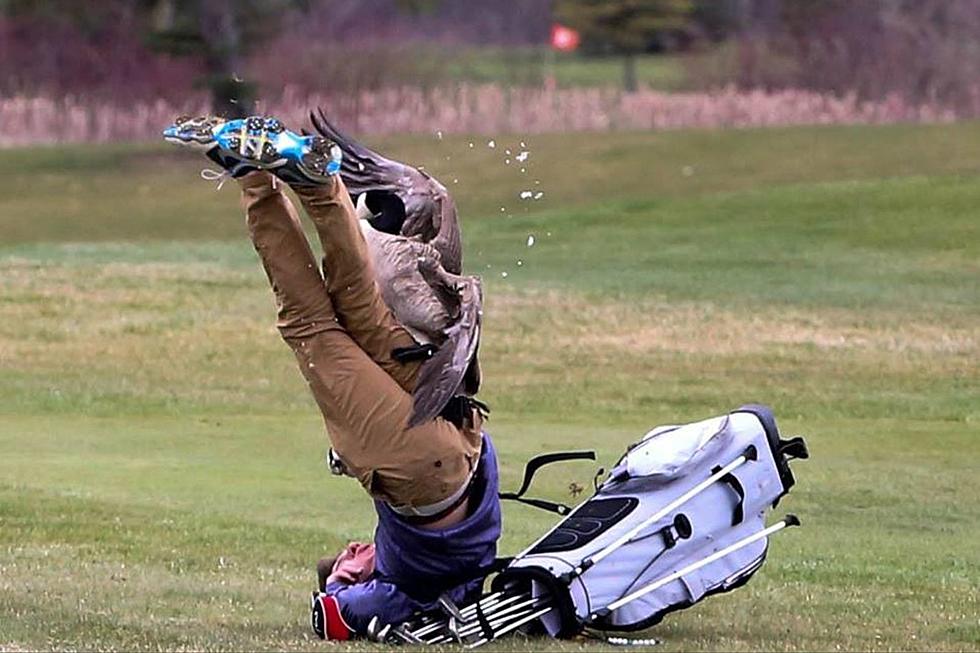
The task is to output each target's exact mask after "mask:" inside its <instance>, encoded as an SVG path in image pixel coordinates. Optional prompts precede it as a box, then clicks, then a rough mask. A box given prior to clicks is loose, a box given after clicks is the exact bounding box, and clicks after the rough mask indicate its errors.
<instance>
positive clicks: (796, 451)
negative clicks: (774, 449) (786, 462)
mask: <svg viewBox="0 0 980 653" xmlns="http://www.w3.org/2000/svg"><path fill="white" fill-rule="evenodd" d="M779 453H781V454H782V455H783V456H789V457H790V458H791V459H792V458H799V459H800V460H806V459H807V458H809V457H810V451H809V450H808V449H807V447H806V441H805V440H804V439H803V438H801V437H799V436H797V437H795V438H790V439H789V440H780V441H779Z"/></svg>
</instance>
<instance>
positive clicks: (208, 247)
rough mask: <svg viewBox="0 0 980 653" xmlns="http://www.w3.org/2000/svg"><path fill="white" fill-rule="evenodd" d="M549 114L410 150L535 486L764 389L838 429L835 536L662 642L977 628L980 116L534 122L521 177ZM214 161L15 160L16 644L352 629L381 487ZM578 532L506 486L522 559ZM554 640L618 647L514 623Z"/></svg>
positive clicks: (945, 636)
mask: <svg viewBox="0 0 980 653" xmlns="http://www.w3.org/2000/svg"><path fill="white" fill-rule="evenodd" d="M519 141H520V138H518V137H509V138H498V139H497V144H496V145H497V147H496V148H495V149H493V150H491V149H489V148H488V147H487V146H486V143H485V139H484V140H479V141H476V142H475V144H474V147H472V148H470V147H469V142H468V140H467V139H466V138H448V137H447V138H446V139H444V140H436V139H435V138H398V139H389V140H387V141H385V142H383V143H379V145H381V146H383V148H384V149H385V150H386V151H390V152H391V153H393V154H395V155H397V156H400V157H405V158H409V159H411V160H413V161H416V162H419V163H424V164H425V165H426V166H427V168H428V169H429V170H431V171H433V172H435V173H436V174H437V175H438V176H440V178H442V179H443V180H445V181H446V182H447V184H448V185H450V186H451V188H452V190H454V192H456V194H457V196H458V198H459V202H460V205H461V210H462V212H463V216H464V223H463V228H464V232H465V236H466V241H467V261H466V264H467V267H468V269H469V270H470V271H471V272H474V273H481V274H483V275H484V276H485V279H486V295H487V307H486V321H487V331H486V334H485V337H484V346H483V362H484V369H485V377H486V385H485V392H484V395H483V396H484V398H485V399H486V400H487V401H488V402H489V403H490V404H491V405H492V406H493V409H494V412H493V417H492V420H491V422H490V424H489V429H490V430H491V432H492V433H493V435H494V436H495V439H496V442H497V446H498V449H499V451H500V454H501V458H502V464H503V471H504V480H503V482H504V485H505V486H515V485H516V484H517V481H518V479H519V475H520V473H521V471H522V464H523V461H524V460H525V459H526V458H528V457H529V456H531V455H533V454H535V453H538V452H540V451H542V450H548V449H555V448H570V447H571V448H579V447H594V448H596V449H597V450H598V452H599V455H600V460H601V461H602V462H603V463H604V464H608V463H610V462H612V461H613V460H614V458H615V457H616V456H617V455H618V454H619V453H620V452H621V451H622V450H623V448H624V447H625V446H626V445H627V444H628V443H630V442H631V441H633V440H634V439H636V438H637V437H638V436H639V435H641V434H642V433H643V432H645V431H646V430H647V429H648V428H650V427H652V426H654V425H656V424H661V423H673V422H677V421H679V420H692V419H697V418H703V417H708V416H712V415H715V414H718V413H721V412H724V411H726V410H729V409H732V408H734V407H736V406H737V405H739V404H741V403H745V402H749V401H760V402H765V403H769V404H771V405H772V406H774V408H775V409H776V413H777V416H778V417H779V418H780V422H781V426H782V429H783V431H784V432H785V433H787V434H795V433H803V434H805V435H806V436H807V438H808V441H809V444H810V449H811V453H812V459H811V460H810V461H808V462H805V463H804V462H801V463H798V464H797V465H796V467H795V470H796V472H797V477H798V479H799V484H798V486H797V488H796V489H795V490H794V492H793V494H792V495H790V496H789V497H787V499H785V500H784V501H783V502H782V503H781V504H780V507H779V513H780V514H781V513H783V512H785V511H792V512H795V513H797V514H798V515H800V517H801V518H802V519H803V522H804V527H803V528H802V529H796V530H793V531H790V532H788V533H786V534H785V535H781V536H779V537H778V538H777V539H776V540H774V542H773V545H772V548H771V553H770V558H769V562H768V563H767V565H766V566H765V567H764V568H763V569H762V571H761V572H760V573H759V574H758V575H757V577H756V578H755V579H754V580H753V581H752V582H751V583H750V584H749V585H748V586H747V587H745V588H744V589H741V590H739V591H737V592H735V593H733V594H731V595H727V596H723V597H718V598H713V599H710V600H708V601H706V602H705V603H704V604H702V605H699V606H696V607H695V608H693V609H691V610H687V611H684V612H682V613H678V614H674V615H671V616H670V617H668V618H667V620H666V621H665V622H664V623H663V624H662V625H661V626H659V627H658V628H656V629H655V631H654V633H655V635H656V636H657V637H660V638H662V639H663V640H664V641H665V643H664V645H663V646H662V647H660V648H662V649H663V650H665V651H675V650H682V649H683V650H839V649H844V650H858V649H860V650H905V649H916V650H940V649H942V650H956V649H960V650H962V649H968V650H977V649H980V605H978V593H977V585H978V583H980V552H978V551H980V547H978V546H977V542H978V541H980V507H978V503H977V499H978V497H980V474H978V472H980V468H978V465H977V460H978V456H980V363H978V360H980V342H978V338H980V286H978V281H980V209H978V207H980V125H977V124H965V125H957V126H943V127H888V128H829V127H828V128H805V129H787V130H770V131H727V132H675V133H666V134H651V133H646V134H615V135H557V136H549V137H534V139H533V140H531V139H528V143H527V145H528V146H529V147H528V149H529V150H530V151H531V158H530V160H529V162H528V170H527V172H526V173H521V172H520V171H519V170H518V169H517V168H516V167H515V165H514V164H513V163H512V164H510V165H505V164H504V161H503V159H504V156H505V154H504V152H503V150H504V148H512V149H515V150H516V149H517V148H519V147H520V145H519ZM447 157H448V158H447ZM200 167H201V162H200V161H198V160H197V159H196V158H194V157H191V156H187V155H184V154H178V153H174V152H171V151H170V150H167V149H163V148H158V147H148V146H125V147H123V146H115V147H104V148H90V147H80V148H56V149H45V150H31V151H17V150H14V151H3V152H0V371H2V374H0V649H5V648H6V649H11V650H21V649H37V648H52V649H80V650H94V649H125V650H133V649H225V650H228V649H235V650H241V649H249V650H258V649H263V650H264V649H323V648H325V646H324V645H322V644H320V643H319V642H317V641H315V640H312V639H311V635H310V634H309V633H308V627H307V625H306V619H307V609H306V599H307V592H308V591H309V590H310V589H311V588H312V586H313V584H314V575H313V572H312V564H313V563H314V562H315V560H316V559H317V558H318V557H319V556H320V555H322V554H324V553H326V552H329V551H332V550H334V549H337V548H339V546H341V545H342V544H343V543H345V542H346V541H347V540H349V539H355V538H359V539H365V538H368V537H370V533H371V528H372V515H371V511H370V507H369V503H368V501H367V499H366V498H365V497H364V496H362V493H361V492H360V490H359V489H358V488H357V487H356V486H355V485H354V484H352V483H350V482H345V481H343V480H339V479H335V478H332V477H330V476H329V475H328V474H327V472H326V469H325V466H324V464H323V462H322V459H323V453H324V451H325V449H326V439H325V437H324V434H323V431H322V426H321V423H320V420H319V417H318V414H317V412H316V410H315V407H314V406H313V404H312V401H311V400H310V398H309V397H308V396H307V390H306V389H305V387H304V383H303V382H302V381H301V378H300V375H299V374H298V373H297V371H296V370H295V369H294V365H295V364H294V362H293V359H292V356H291V355H290V354H289V352H288V349H287V348H286V347H285V346H284V345H283V344H282V343H281V342H279V340H278V337H277V335H276V332H275V330H274V328H273V326H272V317H273V315H272V302H271V298H270V295H269V291H268V289H267V287H266V284H265V279H264V276H263V274H262V272H261V270H260V268H259V266H258V264H257V260H256V257H255V254H254V252H253V251H252V250H251V246H250V245H249V243H248V242H247V240H246V239H245V234H244V226H243V221H242V218H241V216H240V215H239V212H238V208H237V199H236V194H235V191H234V189H233V187H232V184H228V185H226V186H225V187H224V188H223V189H222V190H221V191H219V192H216V191H215V190H214V189H213V186H212V185H209V184H208V183H206V182H204V181H201V180H200V179H198V177H197V174H198V170H199V169H200ZM453 179H458V184H453V182H452V180H453ZM535 181H540V184H535V183H534V182H535ZM525 189H534V190H535V191H537V190H538V189H541V190H543V192H544V193H545V195H544V197H543V198H542V199H540V200H538V201H524V202H522V201H521V200H519V199H518V194H519V193H520V192H521V191H522V190H525ZM501 209H503V210H501ZM529 235H533V236H534V244H533V246H532V247H528V244H527V243H528V236H529ZM503 273H506V276H504V275H503ZM593 472H594V468H593V467H591V466H589V465H584V464H570V465H567V466H564V467H563V468H560V469H551V470H546V471H545V472H543V473H542V476H543V478H542V479H541V483H540V485H539V487H540V492H541V493H542V494H544V495H546V496H550V497H552V498H559V499H562V498H563V499H565V500H570V499H569V497H568V496H567V490H566V488H567V486H568V484H569V482H571V481H575V482H578V483H580V484H582V485H588V484H589V483H590V481H591V476H592V473H593ZM549 523H551V519H550V517H548V516H547V515H543V514H539V513H537V512H534V511H532V510H530V509H528V508H525V507H522V506H507V507H506V508H505V530H506V535H505V537H504V540H503V542H502V551H503V553H512V552H514V551H516V550H517V549H519V548H520V547H521V546H522V545H523V544H525V543H527V542H528V541H529V540H530V539H531V538H532V537H534V536H535V535H536V534H538V533H540V532H542V530H543V529H544V528H546V527H547V525H548V524H549ZM544 647H547V648H549V649H554V650H582V649H593V648H600V647H598V646H595V645H593V644H586V643H579V642H572V643H565V644H559V643H555V642H540V641H538V642H521V641H519V640H512V641H510V642H509V643H508V644H507V645H506V647H505V648H506V649H507V650H511V649H513V650H525V649H529V650H539V649H541V648H544Z"/></svg>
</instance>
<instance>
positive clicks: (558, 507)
mask: <svg viewBox="0 0 980 653" xmlns="http://www.w3.org/2000/svg"><path fill="white" fill-rule="evenodd" d="M595 459H596V458H595V452H594V451H556V452H554V453H545V454H541V455H540V456H535V457H534V458H532V459H531V460H529V461H527V464H526V465H525V466H524V480H523V481H522V482H521V487H520V489H518V490H517V492H501V493H500V494H499V496H500V498H501V499H505V500H508V501H517V502H519V503H524V504H527V505H529V506H534V507H535V508H540V509H542V510H548V511H549V512H554V513H558V514H559V515H567V514H568V513H569V512H571V508H569V507H568V506H566V505H565V504H563V503H557V502H555V501H548V500H546V499H533V498H529V497H525V496H524V493H525V492H527V490H528V488H529V487H531V481H533V480H534V475H535V474H536V473H537V471H538V470H539V469H541V468H542V467H544V466H545V465H550V464H551V463H557V462H565V461H568V460H595Z"/></svg>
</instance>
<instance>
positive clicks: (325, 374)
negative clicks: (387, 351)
mask: <svg viewBox="0 0 980 653" xmlns="http://www.w3.org/2000/svg"><path fill="white" fill-rule="evenodd" d="M287 342H288V343H289V345H290V347H292V349H293V352H294V353H295V354H296V358H297V360H298V362H299V365H300V369H301V370H302V372H303V375H304V376H305V377H306V380H307V383H308V384H309V386H310V389H311V390H312V391H313V396H314V397H315V398H316V401H317V404H318V405H319V406H320V412H321V413H322V414H323V419H324V422H325V424H326V426H327V430H328V432H329V433H330V437H331V442H332V444H333V447H334V449H335V450H336V452H337V454H338V455H339V456H340V458H341V460H343V462H344V464H345V465H346V466H347V468H348V470H349V471H350V472H351V473H352V474H353V475H354V476H355V477H356V478H357V479H358V481H360V483H361V485H363V486H364V488H365V489H366V490H367V491H368V492H369V493H370V494H371V495H372V496H373V497H375V498H377V499H380V500H382V501H386V502H388V503H390V504H392V505H394V506H413V507H421V506H428V505H431V504H434V503H438V502H439V501H442V500H443V499H445V498H447V497H449V496H450V495H452V494H453V493H454V492H456V491H457V490H458V489H459V488H460V487H461V486H462V485H463V484H464V483H465V482H466V480H467V478H468V477H469V474H470V471H471V470H472V469H473V467H474V466H475V465H476V463H477V461H478V459H479V455H480V446H481V444H482V442H481V440H480V433H479V423H477V424H476V425H475V429H467V430H466V432H465V433H463V434H461V433H460V430H459V429H457V428H456V427H455V426H454V425H453V424H451V423H450V422H447V421H446V420H444V419H442V418H441V417H439V418H436V419H434V420H432V421H430V422H427V423H425V424H422V425H420V426H417V427H415V428H412V429H409V428H406V426H407V423H408V417H409V414H410V413H411V410H412V397H411V395H410V394H409V393H408V392H406V391H405V390H404V389H403V388H401V387H400V386H399V385H398V384H397V383H396V382H395V380H394V379H392V378H391V376H390V375H388V374H387V373H386V372H385V371H383V370H382V369H381V368H380V367H379V366H378V365H377V364H376V363H375V362H374V361H373V360H371V358H370V357H368V355H367V354H366V353H365V352H364V351H363V350H362V349H361V348H360V347H359V346H358V345H357V344H356V343H354V341H353V340H351V339H350V338H349V337H347V335H346V334H345V333H343V332H334V331H326V332H321V333H317V334H314V335H312V336H310V337H305V338H290V339H288V340H287Z"/></svg>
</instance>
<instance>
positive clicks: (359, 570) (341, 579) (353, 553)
mask: <svg viewBox="0 0 980 653" xmlns="http://www.w3.org/2000/svg"><path fill="white" fill-rule="evenodd" d="M373 573H374V545H373V544H370V543H364V542H351V543H350V544H348V545H347V547H346V548H345V549H344V550H343V551H341V552H340V555H338V556H337V561H336V562H334V563H333V569H332V570H331V573H330V575H329V576H328V577H327V583H343V584H344V585H354V584H355V583H362V582H364V581H365V580H367V579H368V578H370V576H371V574H373Z"/></svg>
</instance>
